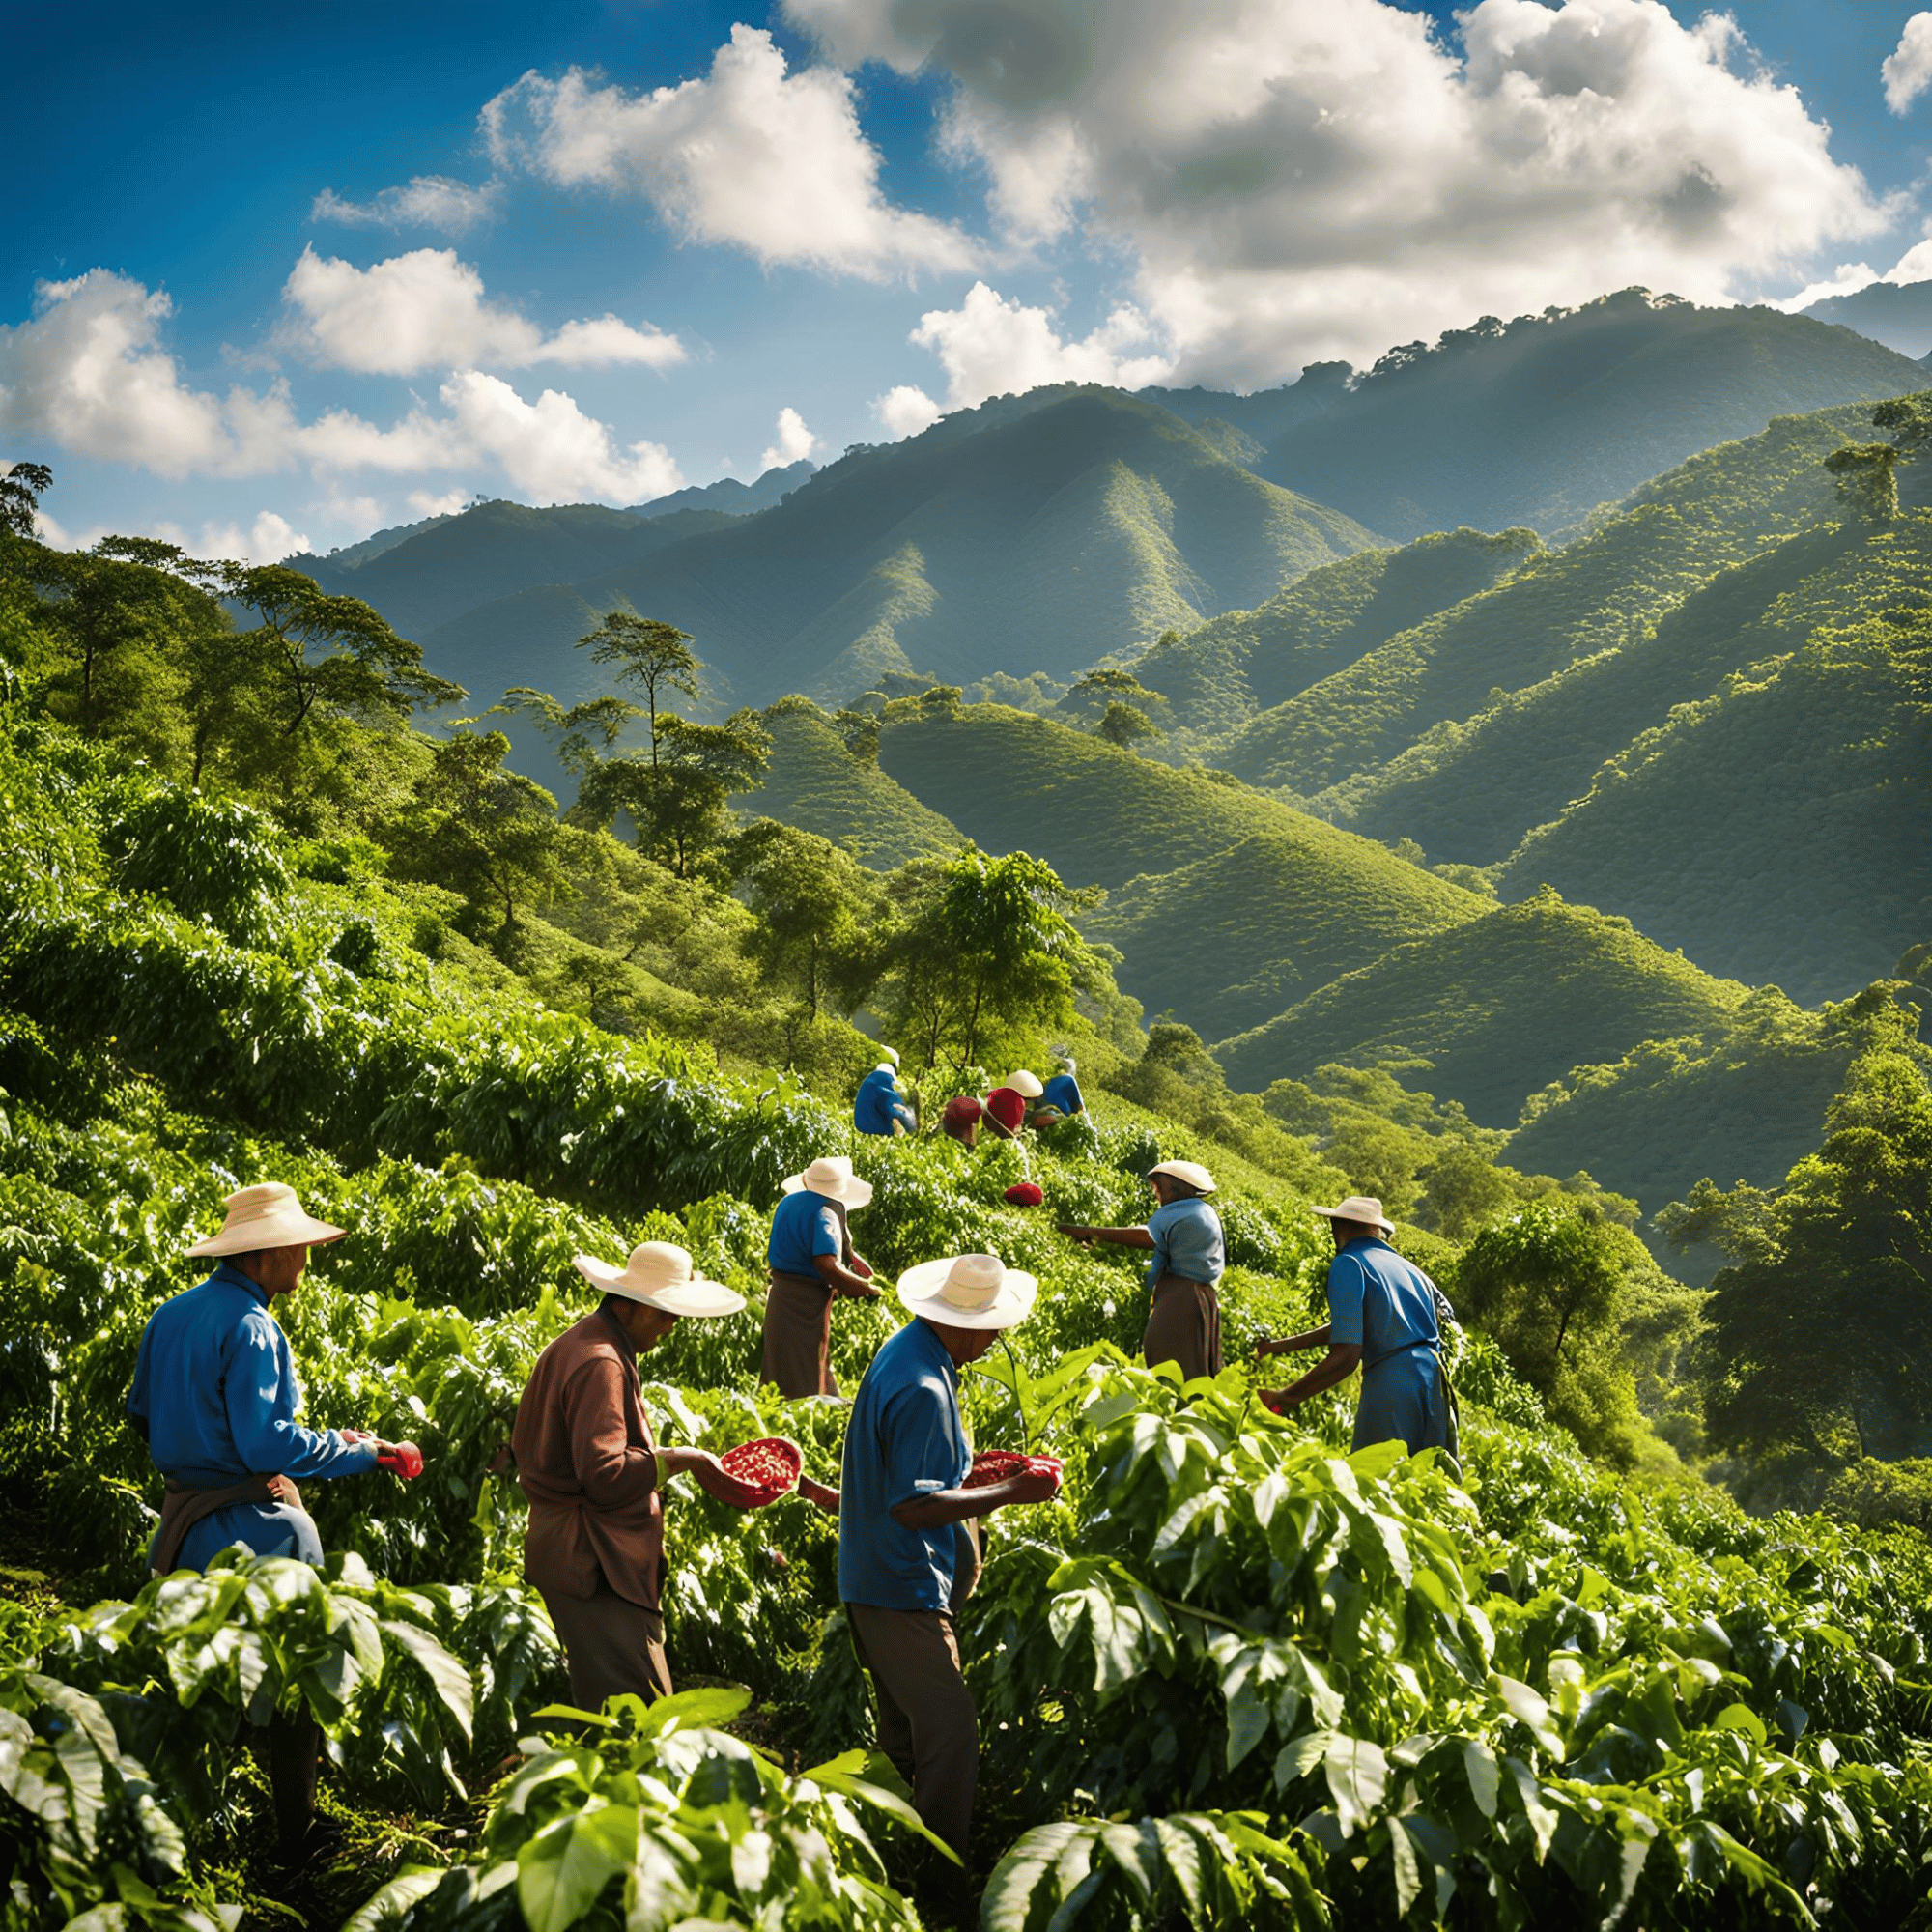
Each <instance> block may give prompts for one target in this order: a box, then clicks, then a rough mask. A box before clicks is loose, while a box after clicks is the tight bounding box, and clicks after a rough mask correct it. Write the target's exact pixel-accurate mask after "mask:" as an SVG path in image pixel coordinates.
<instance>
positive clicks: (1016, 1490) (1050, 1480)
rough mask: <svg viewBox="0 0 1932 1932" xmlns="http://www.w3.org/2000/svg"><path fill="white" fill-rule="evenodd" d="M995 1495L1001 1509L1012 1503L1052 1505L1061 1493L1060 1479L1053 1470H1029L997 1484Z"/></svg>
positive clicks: (995, 1485)
mask: <svg viewBox="0 0 1932 1932" xmlns="http://www.w3.org/2000/svg"><path fill="white" fill-rule="evenodd" d="M993 1493H994V1494H995V1495H997V1496H998V1497H999V1499H1000V1501H999V1507H1000V1508H1001V1509H1005V1508H1007V1507H1008V1506H1009V1504H1012V1503H1050V1502H1051V1501H1052V1500H1053V1499H1054V1497H1055V1496H1057V1495H1058V1494H1059V1493H1060V1478H1059V1477H1058V1476H1057V1475H1056V1474H1055V1473H1054V1472H1053V1471H1052V1470H1051V1469H1040V1470H1029V1471H1027V1472H1026V1473H1025V1474H1023V1475H1018V1476H1009V1477H1008V1478H1007V1480H1006V1481H1005V1482H1004V1483H995V1484H994V1485H993Z"/></svg>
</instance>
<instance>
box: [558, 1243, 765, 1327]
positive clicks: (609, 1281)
mask: <svg viewBox="0 0 1932 1932" xmlns="http://www.w3.org/2000/svg"><path fill="white" fill-rule="evenodd" d="M571 1264H572V1266H574V1267H575V1268H576V1269H577V1271H578V1273H579V1274H581V1275H582V1277H583V1279H584V1280H585V1281H587V1282H588V1283H589V1284H590V1285H591V1287H592V1288H600V1289H602V1290H603V1291H604V1293H606V1294H621V1295H622V1296H623V1297H624V1299H625V1300H626V1301H636V1302H639V1303H640V1304H641V1305H642V1306H643V1307H645V1308H657V1309H661V1310H662V1311H663V1312H664V1313H665V1314H667V1315H694V1316H700V1317H701V1316H711V1315H735V1314H737V1313H738V1311H739V1310H740V1309H741V1308H743V1307H744V1305H745V1297H744V1296H743V1295H742V1294H740V1293H738V1291H737V1290H736V1289H735V1288H726V1287H725V1284H724V1283H723V1282H722V1281H707V1280H706V1279H705V1278H704V1276H703V1275H693V1276H692V1278H691V1279H690V1280H689V1281H680V1282H673V1283H672V1284H671V1285H670V1286H669V1287H668V1288H650V1289H647V1288H642V1287H640V1286H639V1284H638V1283H636V1282H634V1281H632V1280H631V1279H630V1278H629V1276H628V1275H627V1274H626V1273H625V1271H624V1270H623V1269H622V1268H620V1267H614V1266H612V1264H611V1263H609V1262H600V1261H599V1260H598V1259H597V1257H596V1256H595V1255H577V1256H574V1257H573V1258H572V1263H571Z"/></svg>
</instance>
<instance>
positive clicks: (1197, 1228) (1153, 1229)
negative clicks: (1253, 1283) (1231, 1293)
mask: <svg viewBox="0 0 1932 1932" xmlns="http://www.w3.org/2000/svg"><path fill="white" fill-rule="evenodd" d="M1147 1226H1148V1233H1149V1234H1150V1235H1151V1236H1153V1260H1152V1261H1151V1262H1149V1263H1148V1265H1147V1283H1148V1286H1149V1287H1150V1288H1152V1287H1154V1286H1155V1285H1156V1284H1157V1283H1158V1282H1159V1280H1160V1278H1161V1276H1162V1275H1164V1274H1180V1275H1185V1276H1186V1277H1187V1279H1188V1280H1189V1281H1199V1282H1205V1283H1206V1284H1207V1286H1208V1287H1209V1288H1212V1287H1213V1286H1214V1285H1215V1283H1216V1282H1218V1281H1219V1280H1220V1279H1221V1273H1222V1270H1223V1269H1224V1268H1225V1267H1226V1265H1227V1256H1226V1253H1225V1250H1224V1248H1223V1244H1222V1240H1221V1217H1220V1215H1218V1214H1217V1213H1215V1211H1214V1210H1213V1208H1210V1207H1208V1204H1207V1202H1205V1201H1203V1200H1202V1199H1200V1197H1199V1196H1198V1195H1197V1196H1190V1197H1189V1198H1188V1199H1186V1200H1184V1201H1170V1202H1169V1203H1168V1204H1167V1205H1166V1207H1164V1208H1155V1209H1154V1210H1153V1212H1152V1213H1151V1215H1150V1216H1149V1217H1148V1224H1147Z"/></svg>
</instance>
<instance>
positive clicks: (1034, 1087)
mask: <svg viewBox="0 0 1932 1932" xmlns="http://www.w3.org/2000/svg"><path fill="white" fill-rule="evenodd" d="M1001 1084H1002V1085H1004V1086H1007V1087H1010V1088H1011V1089H1012V1090H1013V1092H1014V1093H1015V1094H1019V1095H1020V1097H1021V1098H1022V1099H1027V1100H1037V1099H1038V1098H1039V1096H1040V1095H1041V1094H1043V1093H1045V1092H1046V1089H1045V1088H1043V1087H1042V1086H1041V1085H1040V1084H1039V1079H1038V1076H1037V1075H1036V1074H1032V1073H1029V1072H1028V1071H1027V1070H1026V1068H1025V1067H1024V1066H1022V1067H1021V1068H1020V1069H1019V1071H1018V1072H1016V1073H1009V1074H1008V1075H1007V1077H1006V1079H1005V1081H1003V1082H1002V1083H1001Z"/></svg>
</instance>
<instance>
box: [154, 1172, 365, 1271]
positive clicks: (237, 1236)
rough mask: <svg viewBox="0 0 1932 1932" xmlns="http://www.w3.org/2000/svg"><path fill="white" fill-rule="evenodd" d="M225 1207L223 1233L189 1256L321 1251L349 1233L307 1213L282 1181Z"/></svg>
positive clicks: (250, 1190) (244, 1191) (260, 1185)
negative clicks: (305, 1247) (271, 1250)
mask: <svg viewBox="0 0 1932 1932" xmlns="http://www.w3.org/2000/svg"><path fill="white" fill-rule="evenodd" d="M222 1206H223V1207H225V1208H227V1209H228V1218H227V1219H226V1220H225V1221H223V1222H222V1224H221V1227H220V1230H219V1232H217V1233H215V1234H213V1235H211V1236H209V1237H208V1238H207V1239H206V1240H205V1241H197V1242H196V1243H195V1244H194V1246H193V1247H191V1248H190V1249H189V1250H188V1253H189V1254H191V1255H247V1254H253V1253H254V1252H255V1250H256V1249H258V1248H296V1247H300V1246H302V1245H303V1244H307V1245H308V1246H310V1247H320V1246H321V1245H322V1244H323V1243H324V1242H325V1241H339V1240H340V1239H341V1238H342V1236H343V1235H344V1233H345V1232H346V1230H344V1229H341V1228H336V1227H331V1226H330V1224H329V1223H328V1222H327V1221H318V1220H317V1219H316V1218H315V1216H314V1215H313V1214H310V1213H308V1212H306V1211H305V1210H304V1209H303V1208H302V1205H301V1203H300V1202H299V1201H298V1199H297V1198H296V1191H295V1189H294V1188H293V1187H290V1186H289V1185H287V1184H286V1183H285V1182H283V1181H280V1180H264V1181H259V1182H257V1184H256V1185H255V1186H253V1187H243V1188H241V1190H240V1191H239V1192H237V1193H234V1194H231V1195H230V1196H229V1197H228V1199H227V1200H226V1201H225V1202H223V1203H222Z"/></svg>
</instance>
